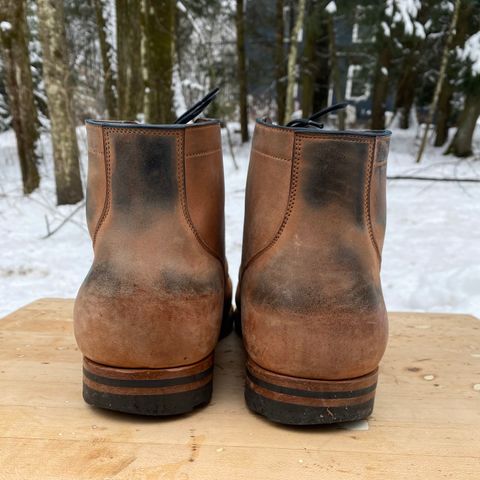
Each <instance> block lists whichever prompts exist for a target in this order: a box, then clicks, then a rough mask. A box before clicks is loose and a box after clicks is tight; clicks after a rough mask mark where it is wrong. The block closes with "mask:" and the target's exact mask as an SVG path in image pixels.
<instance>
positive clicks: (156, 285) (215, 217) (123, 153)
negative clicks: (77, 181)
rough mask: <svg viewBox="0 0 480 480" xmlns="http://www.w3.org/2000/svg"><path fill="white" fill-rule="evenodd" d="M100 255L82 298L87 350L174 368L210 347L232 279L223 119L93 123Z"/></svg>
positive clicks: (94, 230)
mask: <svg viewBox="0 0 480 480" xmlns="http://www.w3.org/2000/svg"><path fill="white" fill-rule="evenodd" d="M87 134H88V148H89V168H88V186H87V221H88V228H89V232H90V235H91V237H92V240H93V244H94V262H93V265H92V268H91V270H90V272H89V273H88V275H87V277H86V279H85V281H84V282H83V284H82V286H81V288H80V291H79V292H78V296H77V299H76V302H75V310H74V321H75V335H76V339H77V342H78V345H79V347H80V349H81V351H82V352H83V354H84V355H85V356H86V357H88V358H89V359H91V360H93V361H95V362H98V363H102V364H105V365H112V366H118V367H125V368H131V367H135V368H167V367H176V366H182V365H188V364H191V363H194V362H197V361H200V360H202V359H203V358H205V357H206V356H207V355H209V354H210V353H211V352H212V351H213V349H214V347H215V345H216V342H217V340H218V335H219V331H220V326H221V321H222V314H223V310H224V304H229V302H230V296H231V292H230V286H229V285H230V284H229V280H228V273H227V263H226V261H225V254H224V250H225V249H224V180H223V163H222V153H221V139H220V126H219V124H218V122H214V121H209V122H203V123H197V124H189V125H179V126H171V127H168V126H166V127H162V126H159V127H153V126H143V125H137V124H131V125H126V124H122V123H118V124H117V123H109V122H104V123H102V122H92V123H89V124H87Z"/></svg>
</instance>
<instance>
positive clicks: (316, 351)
mask: <svg viewBox="0 0 480 480" xmlns="http://www.w3.org/2000/svg"><path fill="white" fill-rule="evenodd" d="M388 145H389V135H388V134H383V135H382V134H375V133H373V132H371V133H365V134H361V133H359V134H352V133H348V132H343V133H341V132H328V131H321V130H313V131H312V130H308V129H293V128H283V127H276V126H270V125H268V124H266V123H264V122H257V125H256V128H255V133H254V138H253V147H252V152H251V157H250V165H249V173H248V181H247V189H246V214H245V226H244V246H243V256H242V267H241V272H240V282H239V290H238V291H237V304H238V302H239V303H240V307H241V308H240V311H241V320H242V331H243V337H244V341H245V346H246V349H247V353H248V355H249V356H250V357H251V358H252V360H253V361H254V362H256V363H257V364H258V365H260V366H261V367H263V368H265V369H267V370H271V371H273V372H277V373H281V374H284V375H291V376H295V377H304V378H313V379H326V380H335V379H346V378H353V377H358V376H361V375H365V374H367V373H370V372H371V371H373V370H375V368H376V367H377V365H378V363H379V361H380V359H381V357H382V355H383V353H384V350H385V347H386V342H387V335H388V325H387V314H386V310H385V305H384V301H383V296H382V289H381V283H380V262H381V250H382V247H383V239H384V234H385V211H386V200H385V182H386V160H387V154H388Z"/></svg>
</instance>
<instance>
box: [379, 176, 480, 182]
mask: <svg viewBox="0 0 480 480" xmlns="http://www.w3.org/2000/svg"><path fill="white" fill-rule="evenodd" d="M387 180H421V181H424V182H470V183H480V178H439V177H417V176H409V175H394V176H387Z"/></svg>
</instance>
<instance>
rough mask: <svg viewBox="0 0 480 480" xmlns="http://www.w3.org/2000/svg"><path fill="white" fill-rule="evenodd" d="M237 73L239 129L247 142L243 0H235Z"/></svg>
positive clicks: (243, 140)
mask: <svg viewBox="0 0 480 480" xmlns="http://www.w3.org/2000/svg"><path fill="white" fill-rule="evenodd" d="M235 21H236V26H237V73H238V90H239V92H238V95H239V104H240V131H241V134H242V142H248V138H249V135H248V103H247V65H246V63H247V62H246V55H245V12H244V0H237V12H236V17H235Z"/></svg>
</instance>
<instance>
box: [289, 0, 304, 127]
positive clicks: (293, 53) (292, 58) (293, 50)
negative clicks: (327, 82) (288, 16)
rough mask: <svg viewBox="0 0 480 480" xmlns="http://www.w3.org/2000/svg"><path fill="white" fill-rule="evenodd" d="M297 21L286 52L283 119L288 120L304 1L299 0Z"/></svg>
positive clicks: (290, 110)
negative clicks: (285, 89)
mask: <svg viewBox="0 0 480 480" xmlns="http://www.w3.org/2000/svg"><path fill="white" fill-rule="evenodd" d="M297 4H298V12H297V19H296V20H295V25H294V27H293V30H292V35H291V40H290V51H289V52H288V66H287V100H286V102H285V119H286V120H290V119H291V117H292V115H293V112H294V109H295V98H294V93H295V81H296V78H295V73H296V72H295V69H296V66H297V56H298V35H299V33H300V30H301V29H302V27H303V22H304V18H305V0H299V1H298V2H297Z"/></svg>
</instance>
